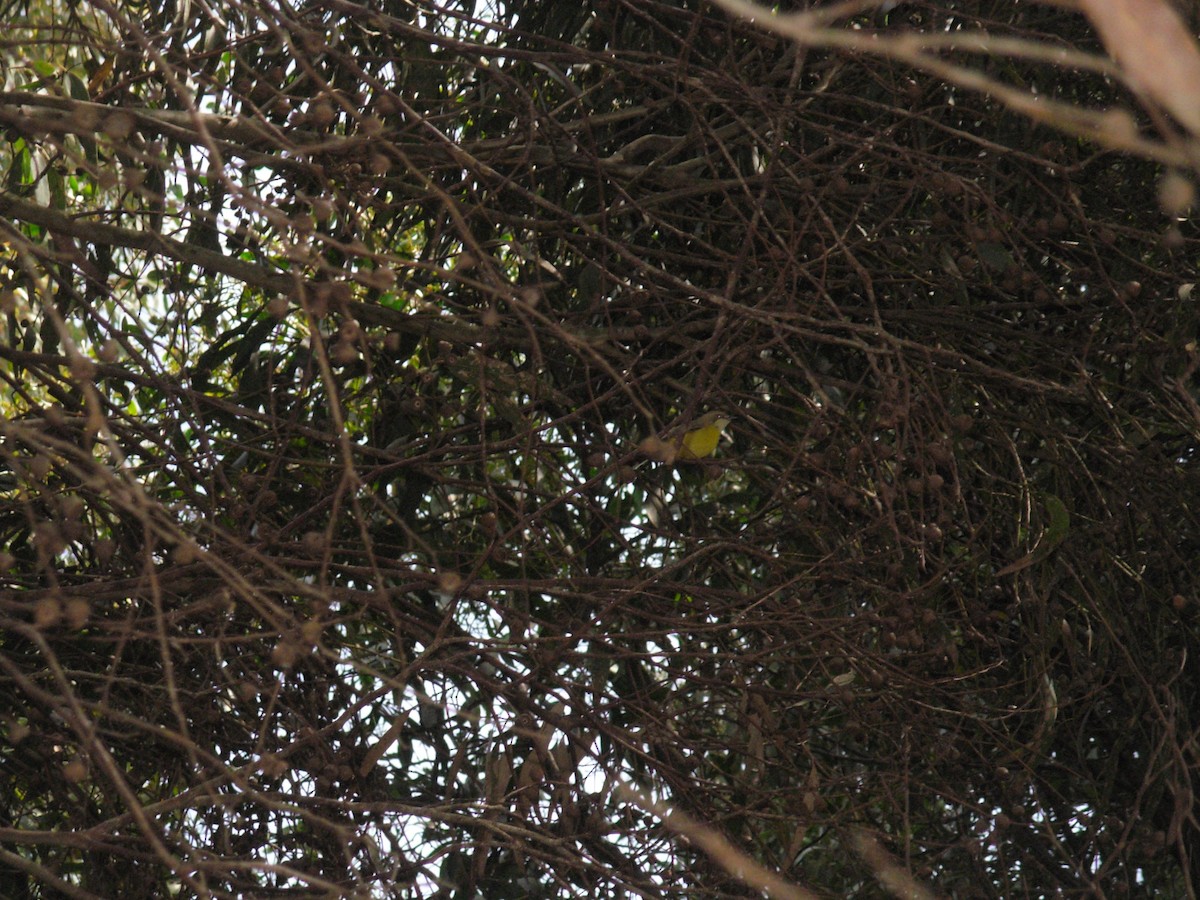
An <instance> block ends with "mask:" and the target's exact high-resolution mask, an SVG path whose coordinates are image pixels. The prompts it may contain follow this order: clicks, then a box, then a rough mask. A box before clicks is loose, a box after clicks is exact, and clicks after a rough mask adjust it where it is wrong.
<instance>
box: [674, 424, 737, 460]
mask: <svg viewBox="0 0 1200 900" xmlns="http://www.w3.org/2000/svg"><path fill="white" fill-rule="evenodd" d="M728 424H729V420H728V419H717V420H716V421H714V422H710V423H709V424H707V425H702V426H700V427H699V428H693V429H692V430H691V431H687V432H685V433H684V435H683V439H682V440H681V441H680V443H679V455H678V458H679V459H704V458H705V457H709V456H712V455H713V453H714V452H715V451H716V449H717V443H718V442H719V441H720V440H721V432H722V431H724V430H725V426H726V425H728Z"/></svg>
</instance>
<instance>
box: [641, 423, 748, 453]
mask: <svg viewBox="0 0 1200 900" xmlns="http://www.w3.org/2000/svg"><path fill="white" fill-rule="evenodd" d="M731 421H732V417H731V416H730V415H729V414H728V413H723V412H708V413H705V414H704V415H702V416H700V417H699V418H698V419H696V420H695V421H693V422H691V423H690V424H688V425H676V426H675V427H674V428H671V429H669V430H668V431H667V433H666V434H664V435H663V436H662V437H653V436H652V437H648V438H646V439H645V440H643V441H642V442H641V444H640V445H639V449H640V450H641V451H642V453H644V454H646V455H647V456H649V457H650V458H651V459H656V460H658V461H659V462H665V463H668V464H670V463H674V462H679V461H683V462H695V461H696V460H700V459H707V458H708V457H710V456H712V455H713V453H715V452H716V450H717V444H718V443H719V442H720V440H721V433H722V432H723V431H724V430H725V426H727V425H728V424H729V423H730V422H731Z"/></svg>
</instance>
